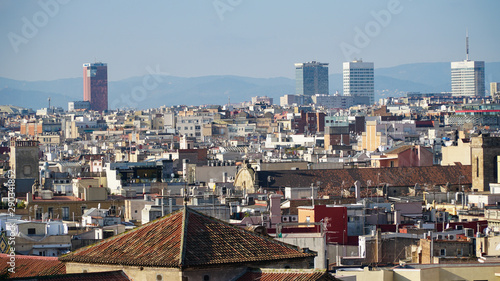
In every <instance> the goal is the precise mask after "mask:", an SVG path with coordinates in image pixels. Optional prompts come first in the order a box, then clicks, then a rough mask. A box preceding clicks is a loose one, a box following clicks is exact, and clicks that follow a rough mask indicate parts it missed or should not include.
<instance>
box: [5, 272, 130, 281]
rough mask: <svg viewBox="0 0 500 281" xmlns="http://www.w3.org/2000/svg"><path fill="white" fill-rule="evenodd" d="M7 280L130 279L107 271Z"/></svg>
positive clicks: (116, 280) (100, 280)
mask: <svg viewBox="0 0 500 281" xmlns="http://www.w3.org/2000/svg"><path fill="white" fill-rule="evenodd" d="M7 280H26V281H38V280H48V281H129V280H130V278H129V277H128V276H127V275H126V274H125V272H123V271H121V270H119V271H105V272H91V273H74V274H63V275H52V276H40V277H31V278H26V277H25V278H14V279H7Z"/></svg>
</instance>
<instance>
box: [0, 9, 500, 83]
mask: <svg viewBox="0 0 500 281" xmlns="http://www.w3.org/2000/svg"><path fill="white" fill-rule="evenodd" d="M54 3H55V5H54ZM499 8H500V3H499V2H498V1H494V0H491V1H407V0H400V1H392V0H387V1H369V0H365V1H316V2H314V3H309V2H306V1H244V0H239V1H229V0H216V1H189V2H186V1H147V2H135V1H125V2H124V1H48V0H45V1H14V0H12V1H10V0H8V1H5V0H4V1H1V2H0V22H1V23H2V24H1V25H0V34H2V40H0V64H1V65H2V67H1V68H0V77H4V78H10V79H16V80H27V81H35V80H56V79H61V78H74V77H80V76H81V64H82V63H84V62H93V61H95V60H97V61H103V62H107V63H108V65H109V77H108V79H109V80H110V81H116V80H120V79H124V78H128V77H132V76H141V75H146V74H147V70H146V69H147V67H152V68H156V67H158V68H159V69H160V70H161V72H162V73H164V74H169V75H173V76H181V77H196V76H205V75H238V76H248V77H259V78H269V77H287V78H293V77H294V69H293V63H295V62H303V61H311V60H316V61H321V62H328V63H330V73H339V72H341V68H342V62H343V61H347V60H350V59H353V58H363V59H364V60H367V61H372V62H375V66H376V68H382V67H389V66H396V65H400V64H406V63H418V62H451V61H457V60H462V59H465V43H464V40H465V39H464V38H465V32H466V30H467V29H468V31H469V36H470V49H471V59H476V60H482V61H485V62H487V63H488V62H498V61H500V53H499V52H498V46H499V40H500V39H499V37H498V36H496V34H498V29H499V25H498V18H497V14H498V13H497V11H498V10H499ZM360 32H361V33H363V34H364V35H359V33H360Z"/></svg>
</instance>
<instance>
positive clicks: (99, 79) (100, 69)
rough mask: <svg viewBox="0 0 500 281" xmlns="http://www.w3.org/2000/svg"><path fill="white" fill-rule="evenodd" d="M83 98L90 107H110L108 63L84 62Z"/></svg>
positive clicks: (94, 108)
mask: <svg viewBox="0 0 500 281" xmlns="http://www.w3.org/2000/svg"><path fill="white" fill-rule="evenodd" d="M83 100H84V101H88V102H90V109H91V110H96V111H104V110H107V109H108V65H107V64H105V63H102V62H96V63H85V64H83Z"/></svg>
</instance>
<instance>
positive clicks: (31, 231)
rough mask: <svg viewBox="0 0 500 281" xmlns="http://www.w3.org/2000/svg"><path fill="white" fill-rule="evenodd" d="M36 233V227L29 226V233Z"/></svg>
mask: <svg viewBox="0 0 500 281" xmlns="http://www.w3.org/2000/svg"><path fill="white" fill-rule="evenodd" d="M35 234H36V229H34V228H28V235H35Z"/></svg>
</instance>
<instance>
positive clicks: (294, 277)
mask: <svg viewBox="0 0 500 281" xmlns="http://www.w3.org/2000/svg"><path fill="white" fill-rule="evenodd" d="M254 280H259V281H328V280H338V279H336V278H335V277H333V276H332V275H330V274H329V273H328V272H326V271H320V270H293V269H279V270H276V269H274V270H273V269H267V270H266V269H262V270H252V271H249V272H246V273H245V274H243V275H242V276H241V277H240V278H238V279H236V281H254Z"/></svg>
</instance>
